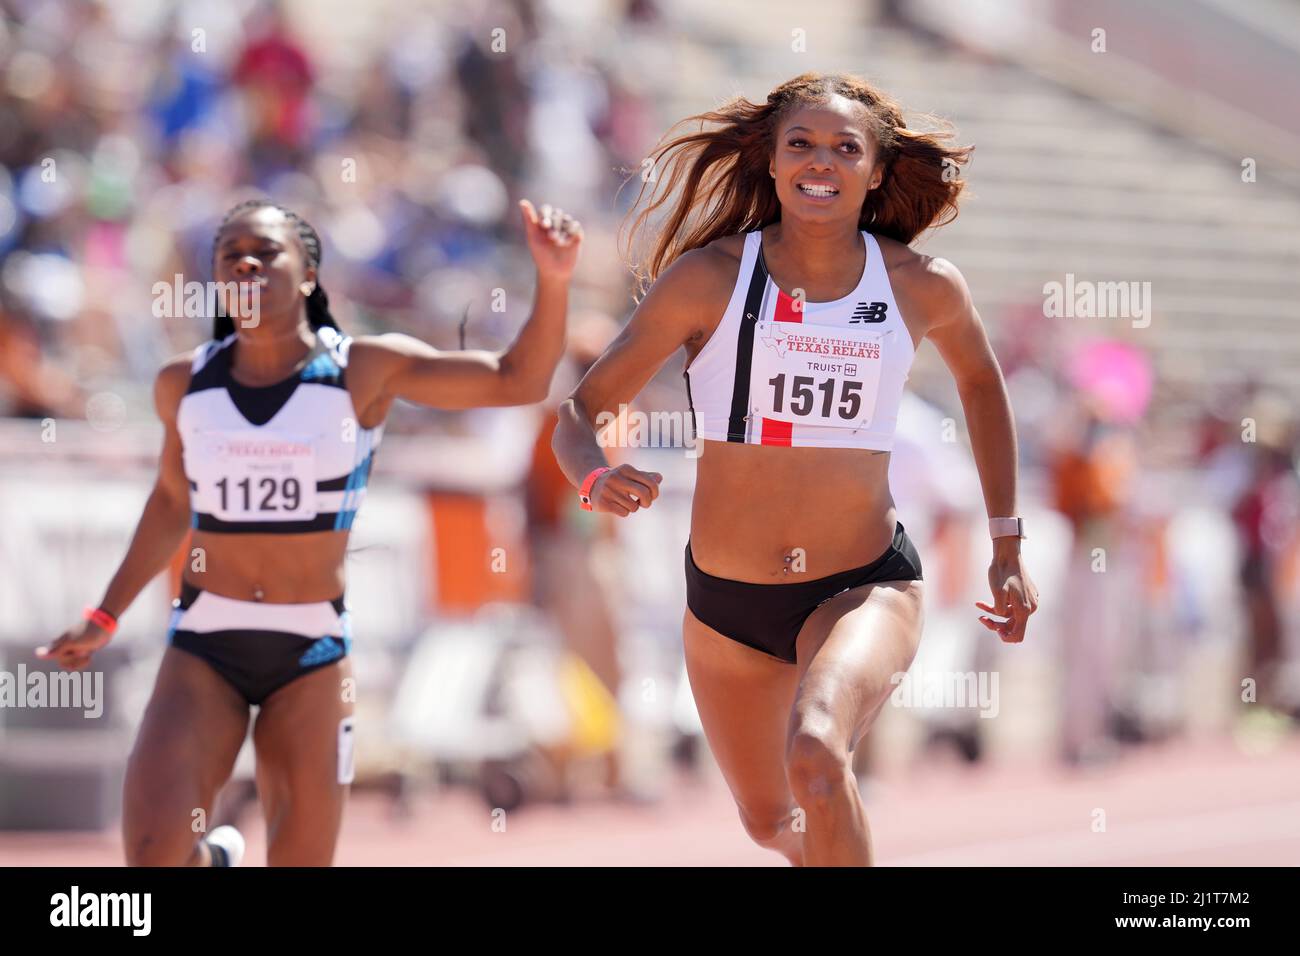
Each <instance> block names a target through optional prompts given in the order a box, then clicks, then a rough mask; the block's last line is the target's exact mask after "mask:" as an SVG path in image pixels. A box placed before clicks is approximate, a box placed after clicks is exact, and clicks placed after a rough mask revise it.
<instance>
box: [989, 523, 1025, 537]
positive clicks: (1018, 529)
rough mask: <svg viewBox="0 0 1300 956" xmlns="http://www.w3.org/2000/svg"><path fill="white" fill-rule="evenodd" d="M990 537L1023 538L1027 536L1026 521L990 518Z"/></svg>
mask: <svg viewBox="0 0 1300 956" xmlns="http://www.w3.org/2000/svg"><path fill="white" fill-rule="evenodd" d="M989 536H990V537H993V538H1006V537H1013V538H1023V537H1024V536H1025V519H1024V518H990V519H989Z"/></svg>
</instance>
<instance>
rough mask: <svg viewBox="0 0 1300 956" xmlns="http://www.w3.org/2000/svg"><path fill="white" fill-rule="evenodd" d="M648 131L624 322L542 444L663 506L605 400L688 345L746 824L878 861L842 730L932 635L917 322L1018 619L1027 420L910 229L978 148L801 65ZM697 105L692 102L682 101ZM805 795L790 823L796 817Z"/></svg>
mask: <svg viewBox="0 0 1300 956" xmlns="http://www.w3.org/2000/svg"><path fill="white" fill-rule="evenodd" d="M692 120H693V121H696V122H698V124H699V131H698V132H689V133H686V134H683V135H680V136H677V137H676V138H671V139H668V140H666V141H665V142H663V143H661V145H660V146H659V147H658V148H657V149H656V150H655V153H654V160H655V165H656V168H657V169H659V170H660V171H661V174H660V176H659V178H658V183H657V185H653V186H644V187H642V191H643V198H644V193H645V190H646V189H649V190H650V200H651V201H650V202H649V203H648V205H647V206H646V208H645V209H644V210H643V211H642V212H641V214H640V215H639V216H638V217H637V218H636V220H635V221H634V222H633V228H632V233H633V236H635V234H636V232H637V231H638V230H640V229H641V227H642V226H644V224H645V223H646V220H647V218H648V217H649V216H650V215H651V214H652V213H655V212H656V211H659V210H660V209H661V207H662V208H663V211H664V213H666V215H665V217H664V225H663V227H662V231H661V232H660V233H659V235H658V240H657V243H656V244H655V245H654V248H653V251H652V252H651V253H650V255H649V257H648V260H647V262H646V267H645V269H644V271H643V272H642V275H643V278H644V279H645V281H646V282H647V283H652V284H650V285H649V291H648V293H647V294H646V295H645V298H644V299H643V300H642V301H641V302H640V304H639V306H638V308H637V310H636V312H635V313H634V314H633V316H632V318H631V320H630V321H629V323H628V325H627V327H626V328H625V329H624V330H623V333H622V334H621V335H620V336H619V338H618V339H617V340H615V341H614V342H613V343H612V344H611V345H610V347H609V348H608V349H607V350H606V352H605V354H604V355H603V356H602V357H601V358H600V360H599V361H598V362H597V363H596V364H595V365H594V366H593V367H592V369H591V370H590V371H589V372H588V373H587V375H586V377H585V378H584V379H583V380H582V382H581V383H580V384H579V386H578V387H577V389H576V390H575V391H574V393H573V395H572V396H571V397H570V398H569V400H568V401H566V402H565V403H564V404H563V405H562V406H561V409H560V422H559V424H558V426H557V427H556V432H555V439H554V446H555V451H556V455H557V457H558V458H559V461H560V464H561V466H562V467H563V468H564V471H565V473H566V474H567V475H568V477H569V480H570V481H571V482H572V483H573V484H574V485H575V486H577V487H578V488H579V491H580V495H581V496H582V498H583V502H584V507H591V508H594V509H596V510H600V511H606V512H612V513H613V514H616V515H629V514H632V513H633V512H636V511H639V510H641V509H643V508H649V507H651V506H652V505H653V503H654V501H655V499H656V498H657V497H658V494H659V481H660V477H661V476H659V475H658V474H653V473H647V472H643V471H639V470H638V469H636V468H633V467H631V466H630V465H626V464H624V465H620V466H619V467H618V468H615V469H613V470H609V469H608V468H607V463H606V461H605V457H604V455H603V453H602V452H601V449H600V445H599V443H598V441H597V437H596V433H595V431H594V427H593V423H594V422H595V421H596V420H597V415H599V414H600V413H601V412H605V411H609V412H617V411H618V408H619V406H620V405H621V404H623V403H626V402H629V401H631V399H632V398H633V397H634V396H635V395H636V394H637V393H638V392H639V391H640V390H641V388H642V387H644V385H645V384H646V382H647V381H649V379H650V378H651V377H652V376H653V375H654V374H655V372H656V371H657V370H658V369H659V367H660V366H661V365H662V364H663V362H664V361H665V360H666V359H667V358H668V357H669V356H670V355H671V354H672V353H673V352H674V351H675V350H676V349H677V348H678V347H684V348H685V349H686V356H687V371H686V388H687V396H688V399H689V402H690V407H691V412H692V416H693V418H694V420H695V423H696V432H697V436H698V438H700V439H703V440H704V445H703V454H702V455H701V456H700V459H699V463H698V466H697V468H698V471H697V477H696V486H695V498H694V504H693V509H692V516H691V533H690V540H689V541H688V543H687V545H686V552H685V567H686V585H687V609H686V613H685V620H684V624H683V630H684V638H685V654H686V665H687V674H688V676H689V679H690V683H691V689H692V691H693V693H694V695H695V702H696V705H697V707H698V709H699V713H700V718H701V720H702V721H703V724H704V730H705V735H706V737H707V738H708V741H709V745H710V748H711V749H712V750H713V753H714V755H715V757H716V759H717V760H718V763H719V765H720V766H721V768H722V772H723V775H724V776H725V778H726V780H727V783H728V785H729V786H730V788H731V792H732V794H733V796H734V797H735V800H736V805H737V807H738V809H739V811H740V817H741V820H742V822H743V824H744V826H745V829H746V831H747V832H748V833H749V835H750V837H751V838H753V839H754V840H755V841H756V842H757V843H759V844H760V845H762V846H765V847H769V848H771V849H773V850H777V851H778V852H780V853H782V854H783V855H784V856H785V857H786V858H787V859H788V860H790V862H791V863H793V864H795V865H825V864H870V863H871V861H872V851H871V839H870V832H869V830H868V827H867V820H866V817H865V814H864V811H863V807H862V802H861V800H860V798H859V796H858V791H857V787H856V783H855V780H854V777H853V773H852V770H851V768H850V762H849V751H850V750H852V749H853V746H854V745H855V744H856V742H857V741H858V740H859V739H860V738H861V737H862V735H863V734H864V733H866V731H867V730H868V728H869V727H870V726H871V724H872V721H873V720H874V719H875V717H876V715H877V713H878V712H879V710H880V708H881V707H882V706H883V704H884V702H885V700H886V699H887V697H888V695H889V693H890V691H891V689H892V686H893V685H892V683H891V680H890V678H891V675H894V674H896V673H899V672H902V671H906V670H907V668H908V666H909V664H910V663H911V661H912V658H913V655H914V654H915V652H916V649H917V645H918V643H919V641H920V638H921V623H922V588H923V585H922V583H921V562H920V558H919V557H918V555H917V553H916V550H915V548H914V547H913V546H912V543H911V542H910V541H909V540H908V537H907V535H906V533H905V531H904V529H903V525H902V524H901V523H900V522H899V521H898V520H897V517H896V514H895V509H894V503H893V499H892V497H891V495H890V491H889V487H888V483H887V477H888V465H889V456H888V454H887V453H888V451H889V449H890V447H891V443H892V439H893V433H894V428H895V424H896V419H897V414H898V406H899V398H900V396H901V394H902V390H903V386H904V383H905V381H906V380H907V377H908V373H909V370H910V367H911V364H912V359H913V356H914V354H915V352H916V349H917V347H918V346H919V344H920V342H921V340H922V339H926V338H929V339H930V340H931V341H932V342H934V344H935V346H936V348H938V350H939V354H940V355H941V356H942V358H943V359H944V361H945V362H946V364H947V366H948V368H949V369H950V370H951V372H952V374H953V376H954V378H955V379H956V383H957V387H958V390H959V392H960V395H961V400H962V405H963V408H964V410H965V414H966V420H967V422H968V424H969V428H970V435H971V444H972V446H973V449H974V454H975V459H976V463H977V465H978V468H979V473H980V477H981V480H982V484H983V488H984V498H985V505H986V507H987V509H988V513H989V515H990V517H991V519H992V521H991V533H992V535H993V541H992V551H993V558H992V564H991V565H990V567H989V583H990V585H991V586H992V590H993V602H992V604H991V605H985V604H978V606H979V607H980V608H982V609H983V610H985V611H987V612H989V613H991V614H997V615H998V616H1001V617H1006V618H1008V620H1006V621H1004V622H999V621H995V620H993V619H992V618H990V617H988V616H981V617H980V620H981V621H983V622H984V624H985V626H987V627H989V628H990V629H991V630H993V631H995V632H996V633H997V634H998V635H999V636H1000V637H1001V638H1002V640H1004V641H1008V642H1019V641H1021V640H1022V639H1023V638H1024V634H1025V624H1026V619H1027V618H1028V616H1029V615H1030V614H1031V613H1032V612H1033V611H1034V610H1035V608H1036V607H1037V603H1038V596H1037V593H1036V592H1035V589H1034V586H1033V584H1032V583H1031V582H1030V580H1029V577H1028V575H1027V574H1026V573H1025V570H1024V568H1023V566H1022V563H1021V559H1020V536H1021V523H1020V519H1019V518H1017V517H1015V515H1016V439H1015V429H1014V425H1013V422H1012V417H1011V408H1010V405H1009V403H1008V401H1007V395H1006V390H1005V388H1004V385H1003V381H1002V375H1001V371H1000V370H999V368H998V364H997V361H996V359H995V358H994V356H993V352H992V350H991V348H990V346H989V343H988V339H987V337H986V335H985V332H984V328H983V325H982V323H981V321H980V318H979V315H978V314H977V313H976V311H975V308H974V306H973V305H972V304H971V301H970V296H969V293H968V291H967V288H966V284H965V282H964V281H963V279H962V277H961V274H960V273H959V272H958V271H957V269H956V268H955V267H953V266H952V265H951V264H950V263H948V262H946V261H944V260H942V259H933V258H930V257H928V256H924V255H920V254H919V253H916V252H913V251H912V250H911V249H910V248H908V243H910V242H911V241H912V240H913V239H914V238H915V237H916V236H917V235H918V234H919V233H921V232H922V231H923V230H925V229H926V228H927V227H930V226H933V225H938V224H942V223H944V222H948V221H950V220H951V219H952V218H953V217H954V216H955V215H956V212H957V199H958V195H959V194H960V192H961V189H962V183H961V182H960V181H959V180H956V179H955V178H954V177H952V176H951V174H948V175H945V173H946V172H947V170H949V169H958V168H960V166H961V165H962V164H964V163H965V162H967V161H968V159H969V153H970V150H969V148H968V147H955V146H951V145H948V144H947V142H946V140H947V139H948V138H949V137H950V134H926V133H920V132H917V131H914V130H910V129H908V128H907V127H906V126H905V125H904V121H903V116H902V113H901V110H900V108H899V107H898V105H897V104H895V103H894V102H892V101H891V100H890V99H889V98H888V97H886V96H885V95H883V94H882V93H880V92H879V91H877V90H875V89H873V88H872V87H871V86H869V85H868V84H866V83H865V82H863V81H862V80H860V79H857V78H855V77H852V76H842V75H834V76H824V75H814V74H806V75H803V76H799V77H796V78H795V79H793V80H790V81H789V82H786V83H783V84H782V85H780V86H778V87H777V88H776V89H775V90H773V91H772V92H771V93H770V94H769V95H768V97H767V101H766V102H765V103H759V104H755V103H751V102H749V101H747V100H745V99H743V98H741V99H736V100H733V101H731V102H730V103H728V104H727V105H725V106H723V107H722V108H721V109H719V110H717V111H714V112H710V113H705V114H703V115H700V116H696V117H693V118H692ZM692 120H688V121H687V122H691V121H692ZM797 808H800V809H801V810H802V813H803V815H804V819H803V826H793V825H792V824H793V823H794V822H795V821H796V820H797V819H799V818H798V816H797Z"/></svg>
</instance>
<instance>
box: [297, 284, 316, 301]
mask: <svg viewBox="0 0 1300 956" xmlns="http://www.w3.org/2000/svg"><path fill="white" fill-rule="evenodd" d="M298 291H299V292H301V293H302V294H303V295H305V296H307V297H308V298H310V297H311V294H312V293H313V292H315V291H316V287H315V286H314V285H312V284H311V283H310V282H304V283H303V284H302V285H300V286H298Z"/></svg>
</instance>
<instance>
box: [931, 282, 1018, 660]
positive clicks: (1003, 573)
mask: <svg viewBox="0 0 1300 956" xmlns="http://www.w3.org/2000/svg"><path fill="white" fill-rule="evenodd" d="M925 265H926V271H925V273H924V276H923V277H922V278H921V280H920V281H919V282H918V284H917V286H918V288H917V291H918V292H919V298H920V300H921V301H922V302H923V303H924V304H925V306H926V309H927V312H928V313H929V314H930V316H931V324H930V328H929V331H928V333H927V337H928V338H929V339H930V340H931V341H933V342H934V344H935V347H936V348H938V350H939V355H940V357H942V359H943V360H944V363H945V364H946V365H947V366H948V369H949V371H951V372H952V376H953V379H954V380H955V382H956V384H957V394H958V395H959V396H960V398H961V404H962V411H963V412H964V413H965V415H966V427H967V428H968V429H969V431H970V442H971V450H972V451H973V452H974V455H975V467H976V468H977V469H978V470H979V475H980V484H981V485H982V486H983V488H984V505H985V508H986V509H987V510H988V516H989V517H990V518H1000V517H1012V516H1015V515H1017V514H1018V512H1017V511H1016V476H1017V469H1018V449H1017V447H1016V426H1015V421H1014V419H1013V417H1012V413H1011V400H1010V398H1009V397H1008V395H1007V387H1006V383H1005V382H1004V381H1003V378H1002V369H1001V368H999V366H998V361H997V358H996V357H995V356H994V354H993V348H992V346H990V345H989V339H988V335H987V333H986V332H985V330H984V323H983V322H982V321H981V320H980V317H979V313H978V312H977V311H975V305H974V303H973V302H972V301H971V295H970V289H969V288H968V287H967V285H966V280H965V279H964V278H963V277H962V274H961V273H960V272H959V271H957V267H956V266H954V265H953V264H952V263H950V262H948V261H947V260H946V259H931V260H928V261H927V262H926V264H925ZM989 586H990V587H991V588H992V590H993V604H992V605H991V606H990V605H987V604H980V603H977V604H976V606H977V607H979V608H980V609H981V610H984V611H989V612H991V613H994V614H997V615H999V616H1002V617H1007V618H1010V620H1008V621H1006V622H998V621H994V620H992V619H991V618H989V617H987V616H981V617H980V621H981V622H982V623H983V624H984V626H985V627H987V628H988V629H989V630H991V631H995V632H996V633H997V634H998V636H999V637H1001V638H1002V640H1004V641H1006V642H1008V643H1019V642H1020V641H1022V640H1024V637H1025V626H1026V624H1027V623H1028V619H1029V615H1030V614H1032V613H1034V611H1035V610H1036V609H1037V608H1038V590H1037V589H1036V588H1035V587H1034V584H1033V582H1032V581H1030V580H1029V575H1028V573H1026V571H1025V570H1024V567H1023V565H1022V563H1021V559H1020V539H1019V538H1017V537H1011V536H1004V537H999V538H994V539H993V562H992V564H991V565H990V567H989Z"/></svg>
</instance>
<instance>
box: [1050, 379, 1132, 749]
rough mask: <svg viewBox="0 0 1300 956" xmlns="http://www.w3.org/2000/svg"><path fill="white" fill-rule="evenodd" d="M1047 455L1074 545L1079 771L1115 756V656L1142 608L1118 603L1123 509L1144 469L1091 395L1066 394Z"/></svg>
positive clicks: (1067, 646)
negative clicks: (1138, 470)
mask: <svg viewBox="0 0 1300 956" xmlns="http://www.w3.org/2000/svg"><path fill="white" fill-rule="evenodd" d="M1057 415H1058V420H1063V421H1062V424H1061V426H1060V429H1059V431H1058V432H1057V434H1056V436H1055V439H1054V445H1053V447H1052V448H1051V449H1050V450H1049V452H1048V463H1047V468H1048V475H1049V482H1050V486H1051V491H1052V502H1053V505H1054V507H1055V508H1056V510H1057V511H1059V512H1060V513H1061V514H1062V515H1064V516H1065V517H1066V519H1067V520H1068V521H1069V522H1070V527H1071V529H1072V530H1073V532H1074V536H1073V539H1072V543H1071V548H1070V556H1069V560H1068V564H1067V572H1066V577H1065V593H1064V594H1063V595H1062V597H1061V604H1062V606H1063V607H1066V608H1068V609H1069V612H1068V613H1067V614H1065V615H1064V616H1063V619H1062V627H1061V638H1060V639H1061V647H1060V651H1061V675H1062V678H1061V679H1062V681H1063V689H1062V698H1061V701H1062V724H1061V735H1062V736H1061V742H1060V746H1061V755H1062V759H1064V760H1065V762H1066V763H1069V764H1071V765H1077V764H1083V763H1089V762H1093V761H1098V760H1104V759H1106V758H1108V757H1109V756H1111V752H1112V749H1113V747H1112V744H1113V741H1112V740H1111V737H1110V721H1111V719H1112V718H1113V715H1114V713H1115V699H1114V694H1115V687H1116V671H1115V658H1116V654H1117V648H1118V647H1119V646H1120V645H1121V644H1122V643H1124V642H1125V639H1126V636H1128V637H1131V636H1132V634H1133V633H1134V629H1133V626H1132V620H1131V618H1132V615H1133V614H1134V613H1136V612H1135V608H1134V606H1132V605H1128V604H1125V603H1124V602H1122V601H1120V600H1119V598H1120V597H1121V595H1120V593H1119V586H1120V584H1121V583H1122V581H1121V579H1122V578H1123V577H1124V576H1125V575H1126V574H1128V573H1129V570H1128V565H1127V563H1126V558H1128V557H1130V556H1131V555H1129V554H1128V553H1127V552H1126V550H1125V547H1126V544H1125V542H1126V540H1127V538H1128V537H1129V531H1128V529H1127V528H1126V527H1125V523H1124V516H1125V510H1124V509H1125V505H1126V504H1127V502H1128V498H1129V495H1130V493H1131V490H1132V483H1133V480H1134V477H1135V472H1136V468H1137V451H1136V448H1135V446H1134V443H1133V436H1132V433H1131V431H1130V430H1129V429H1128V428H1127V427H1125V426H1122V425H1117V424H1115V423H1113V422H1111V421H1108V419H1107V417H1106V414H1105V411H1104V409H1103V407H1102V403H1101V402H1100V400H1098V399H1097V398H1096V397H1095V396H1092V395H1089V394H1088V393H1073V392H1072V393H1068V397H1067V398H1066V399H1065V401H1064V402H1063V405H1062V407H1061V408H1060V409H1059V410H1058V412H1057Z"/></svg>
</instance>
